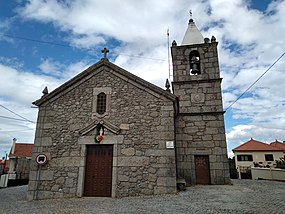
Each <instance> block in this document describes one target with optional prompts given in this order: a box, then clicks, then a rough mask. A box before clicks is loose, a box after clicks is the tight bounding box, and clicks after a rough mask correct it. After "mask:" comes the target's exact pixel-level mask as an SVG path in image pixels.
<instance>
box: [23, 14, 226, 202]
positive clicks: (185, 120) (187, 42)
mask: <svg viewBox="0 0 285 214" xmlns="http://www.w3.org/2000/svg"><path fill="white" fill-rule="evenodd" d="M217 45H218V42H216V39H215V37H212V38H211V39H208V38H203V36H202V34H201V33H200V31H199V30H198V29H197V27H196V26H195V23H194V21H193V19H192V18H190V20H189V23H188V28H187V31H186V33H185V36H184V39H183V41H182V44H181V45H177V43H176V42H175V41H173V43H172V47H171V55H172V64H173V82H172V91H173V93H171V91H170V84H169V83H168V81H167V83H166V89H162V88H160V87H157V86H155V85H153V84H151V83H149V82H147V81H145V80H143V79H141V78H139V77H137V76H135V75H133V74H131V73H130V72H128V71H126V70H124V69H123V68H120V67H118V66H117V65H115V64H113V63H111V62H109V60H108V59H107V56H106V55H107V49H104V50H103V51H102V52H103V53H104V58H102V59H101V60H100V61H99V62H97V63H96V64H94V65H92V66H91V67H89V68H88V69H86V70H84V71H83V72H81V73H80V74H78V75H77V76H75V77H74V78H72V79H71V80H69V81H67V82H66V83H64V84H63V85H61V86H60V87H58V88H57V89H55V90H54V91H52V92H51V93H48V91H47V88H46V89H45V90H44V91H43V96H42V97H41V98H40V99H39V100H37V101H35V102H34V103H33V104H34V105H36V106H38V108H39V112H38V120H37V127H36V134H35V142H34V149H33V159H34V160H35V161H33V163H32V164H31V171H30V182H29V188H28V198H29V199H30V200H33V199H47V198H61V197H82V196H93V197H96V196H99V197H102V196H103V197H126V196H138V195H155V194H171V193H176V192H177V186H179V185H181V184H184V185H186V186H189V185H195V184H227V183H229V182H230V179H229V166H228V161H227V148H226V138H225V128H224V116H223V114H224V111H223V106H222V94H221V81H222V78H221V77H220V71H219V62H218V52H217Z"/></svg>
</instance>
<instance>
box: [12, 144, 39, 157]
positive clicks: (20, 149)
mask: <svg viewBox="0 0 285 214" xmlns="http://www.w3.org/2000/svg"><path fill="white" fill-rule="evenodd" d="M33 146H34V144H29V143H16V144H15V151H14V153H13V154H11V152H10V154H9V157H32V151H33Z"/></svg>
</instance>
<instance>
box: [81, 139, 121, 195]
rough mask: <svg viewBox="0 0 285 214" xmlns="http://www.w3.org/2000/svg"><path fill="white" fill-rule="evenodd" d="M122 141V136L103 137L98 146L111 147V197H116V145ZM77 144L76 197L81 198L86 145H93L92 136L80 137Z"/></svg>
mask: <svg viewBox="0 0 285 214" xmlns="http://www.w3.org/2000/svg"><path fill="white" fill-rule="evenodd" d="M123 141H124V136H123V135H112V136H104V140H103V141H101V142H100V144H102V145H104V144H108V145H113V167H112V191H111V197H112V198H115V197H116V189H117V166H118V144H122V143H123ZM78 144H79V145H81V152H80V166H79V172H78V181H77V192H76V195H77V197H83V196H84V195H83V194H84V181H85V167H86V155H87V145H94V144H95V142H94V136H81V137H79V138H78Z"/></svg>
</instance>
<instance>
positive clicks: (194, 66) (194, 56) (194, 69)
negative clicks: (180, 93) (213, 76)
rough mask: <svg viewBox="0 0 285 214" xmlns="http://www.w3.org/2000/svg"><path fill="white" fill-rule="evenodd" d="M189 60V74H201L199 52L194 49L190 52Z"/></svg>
mask: <svg viewBox="0 0 285 214" xmlns="http://www.w3.org/2000/svg"><path fill="white" fill-rule="evenodd" d="M189 61H190V75H198V74H201V66H200V54H199V52H198V51H196V50H194V51H191V52H190V55H189Z"/></svg>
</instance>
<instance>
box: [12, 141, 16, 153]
mask: <svg viewBox="0 0 285 214" xmlns="http://www.w3.org/2000/svg"><path fill="white" fill-rule="evenodd" d="M16 141H17V139H16V138H13V144H12V151H11V154H14V153H15V147H16Z"/></svg>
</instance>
